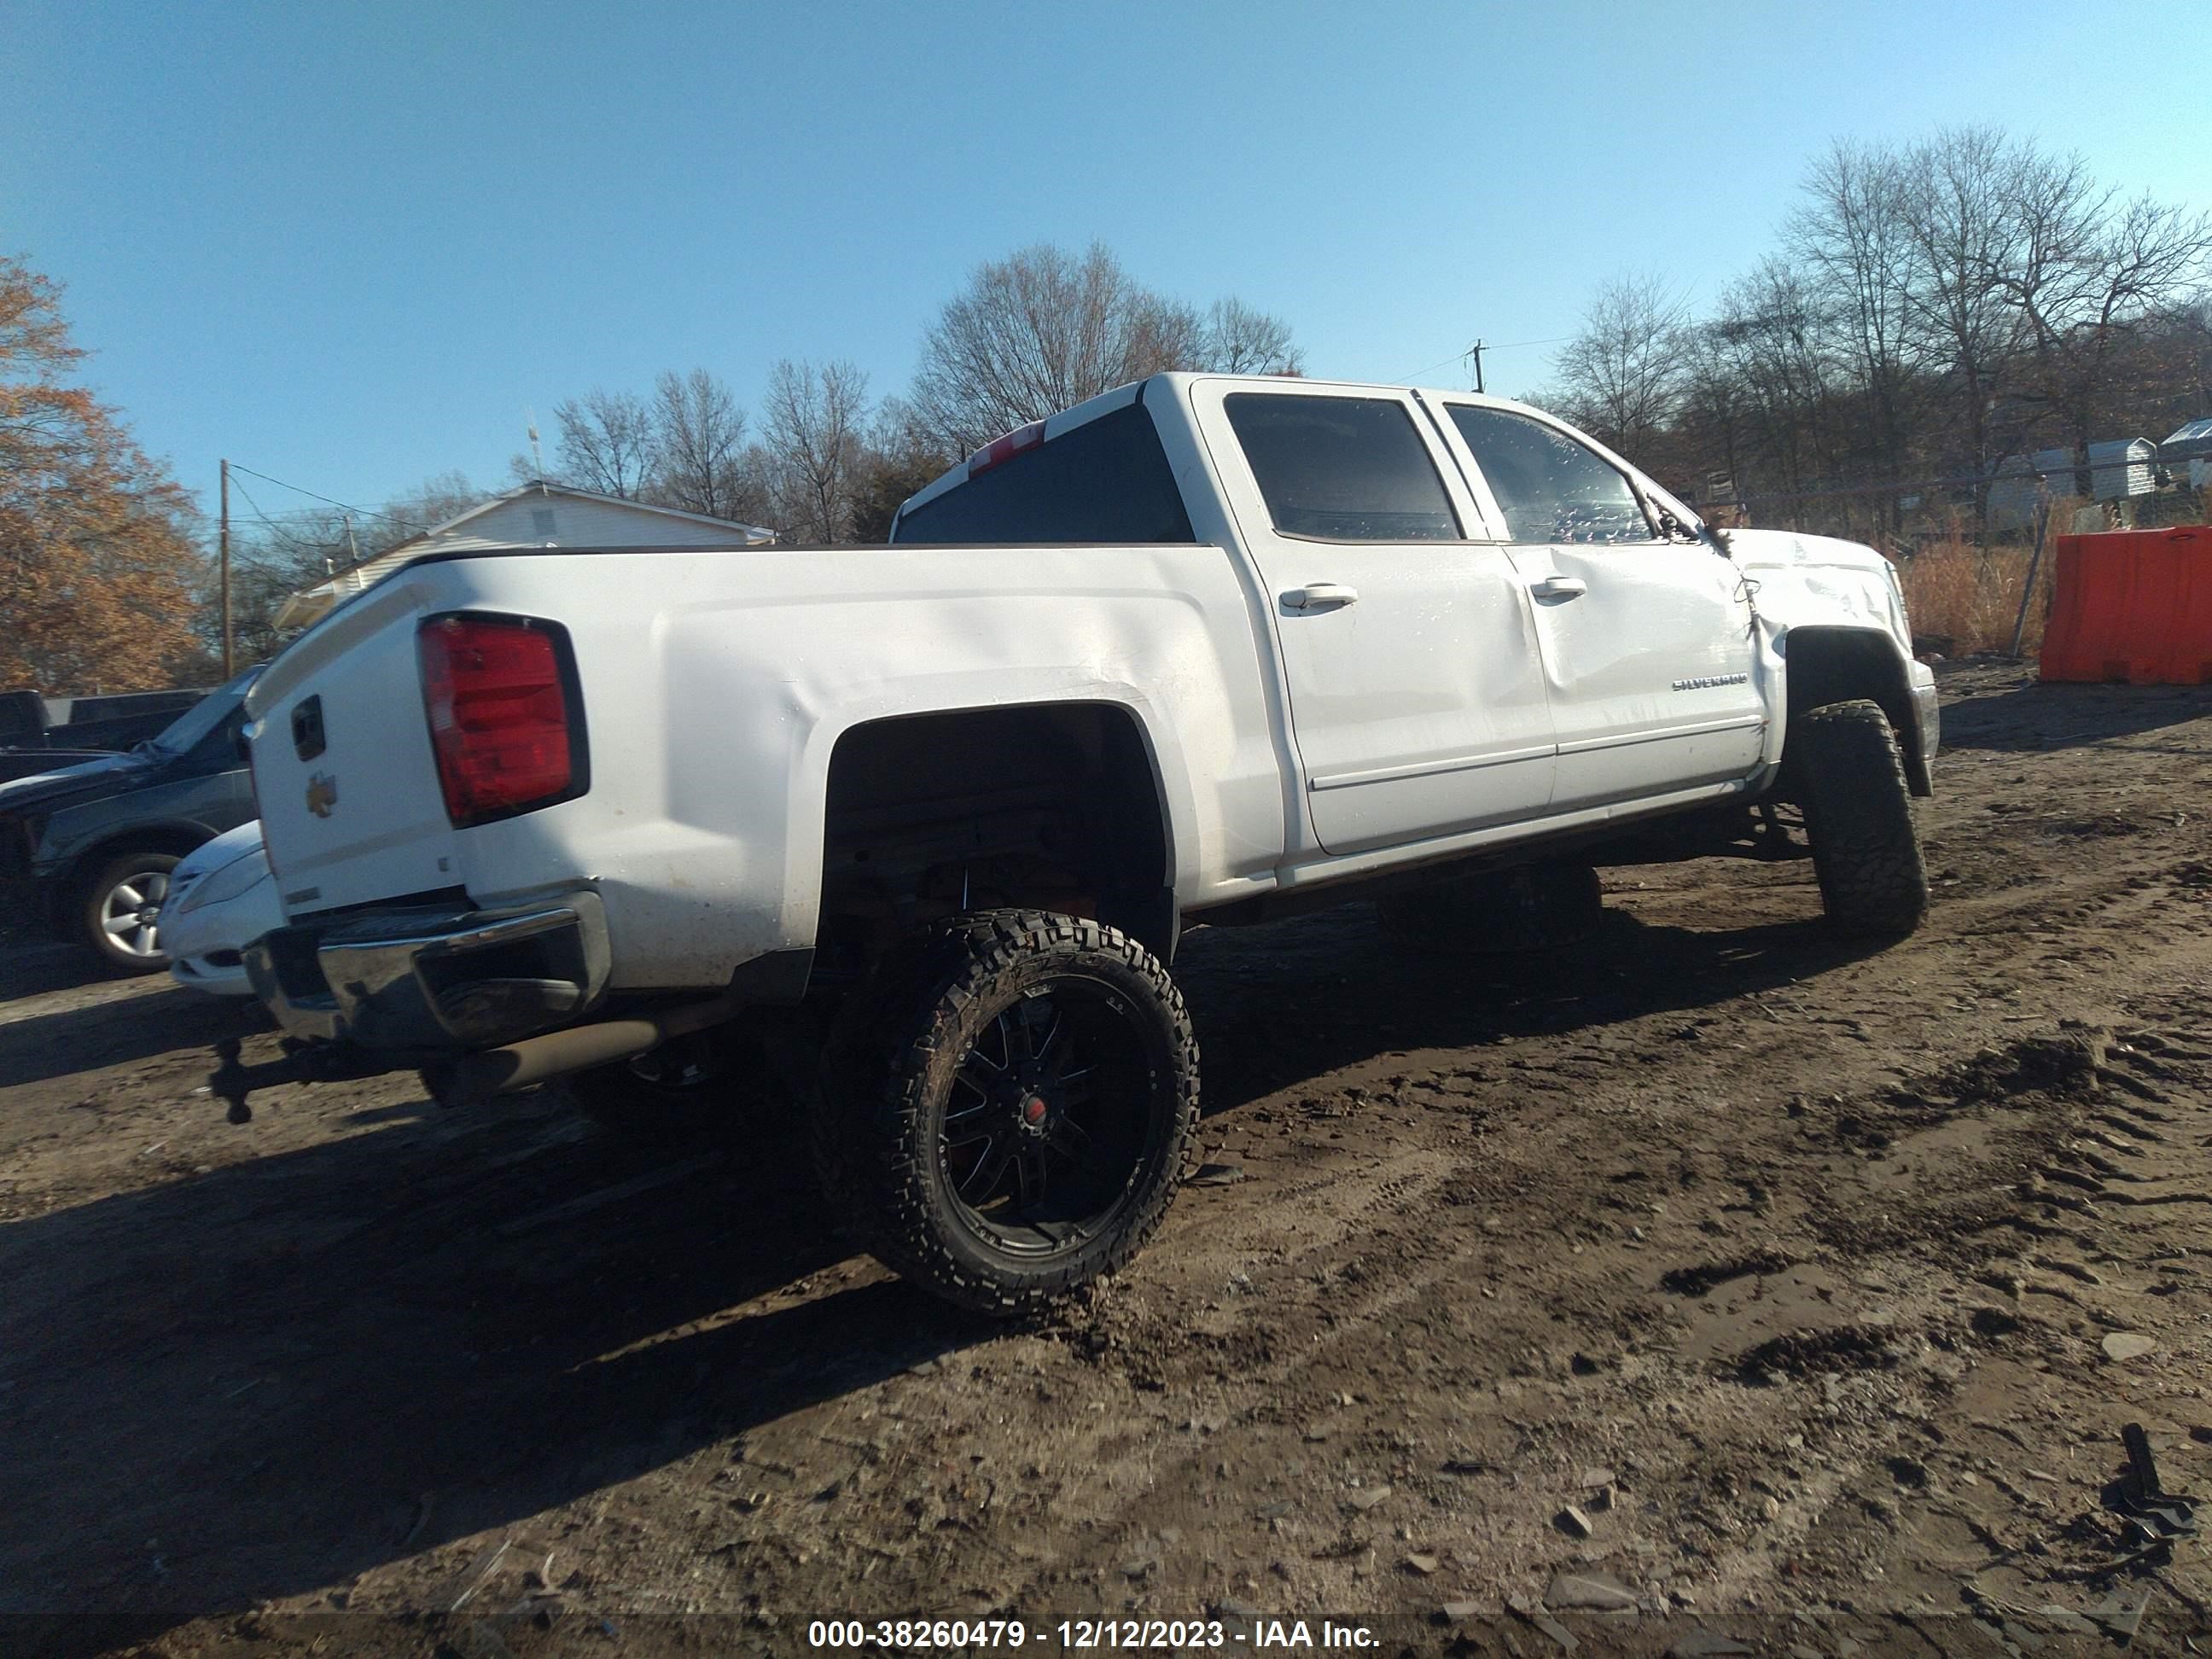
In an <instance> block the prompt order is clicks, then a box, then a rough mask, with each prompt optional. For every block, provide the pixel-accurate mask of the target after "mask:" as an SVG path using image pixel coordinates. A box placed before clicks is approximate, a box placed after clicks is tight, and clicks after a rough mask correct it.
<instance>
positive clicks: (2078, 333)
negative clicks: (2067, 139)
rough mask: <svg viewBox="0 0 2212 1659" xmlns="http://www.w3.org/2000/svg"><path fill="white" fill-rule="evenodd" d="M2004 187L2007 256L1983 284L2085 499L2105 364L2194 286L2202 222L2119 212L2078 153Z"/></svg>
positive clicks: (2208, 221)
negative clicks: (2025, 352)
mask: <svg viewBox="0 0 2212 1659" xmlns="http://www.w3.org/2000/svg"><path fill="white" fill-rule="evenodd" d="M2006 185H2007V191H2006V202H2005V208H2006V211H2007V213H2008V216H2009V218H2010V220H2011V224H2012V234H2011V236H2010V238H2009V239H2008V246H2007V248H2006V250H2005V252H2006V254H2007V256H2008V257H2006V258H2003V259H2002V261H2000V262H1998V263H1996V264H1992V265H1991V266H1990V269H1989V270H1988V273H1987V274H1988V276H1989V279H1990V282H1991V283H1993V284H1994V285H1995V286H1996V288H1997V289H2000V290H2001V291H2002V294H2003V295H2004V297H2005V299H2006V301H2007V302H2008V304H2010V305H2011V306H2012V307H2015V309H2016V310H2017V311H2018V313H2019V314H2020V318H2021V322H2022V324H2023V325H2024V327H2025V331H2026V334H2027V343H2028V349H2029V350H2030V352H2031V354H2032V356H2033V393H2032V395H2033V396H2034V397H2035V398H2037V399H2038V400H2039V401H2040V402H2042V403H2043V404H2045V405H2046V406H2048V407H2049V408H2050V409H2051V410H2053V411H2054V412H2055V413H2056V414H2057V416H2058V417H2059V419H2060V422H2062V428H2063V431H2064V433H2065V435H2066V437H2067V439H2068V441H2069V443H2070V444H2071V445H2072V447H2073V450H2074V455H2075V465H2076V469H2077V477H2076V480H2075V488H2076V489H2077V490H2079V491H2080V492H2081V493H2082V494H2084V495H2087V494H2088V493H2090V491H2091V488H2092V483H2091V478H2090V469H2089V443H2090V438H2091V435H2092V428H2093V425H2094V423H2095V422H2096V421H2097V420H2098V419H2099V418H2100V416H2101V415H2102V414H2103V413H2104V412H2105V405H2106V402H2107V400H2108V398H2109V394H2110V393H2111V392H2112V390H2113V387H2112V368H2113V365H2114V363H2115V362H2116V361H2117V360H2118V358H2119V357H2120V356H2122V354H2123V350H2124V347H2125V346H2126V345H2127V344H2128V343H2129V342H2130V339H2131V338H2132V337H2133V336H2134V334H2135V333H2136V331H2137V330H2138V329H2139V328H2141V327H2142V325H2144V324H2145V323H2147V322H2148V321H2149V320H2151V319H2154V318H2156V317H2160V316H2163V315H2166V314H2169V313H2172V311H2173V310H2175V309H2176V308H2177V307H2179V305H2180V303H2181V302H2182V301H2184V300H2185V298H2186V297H2188V296H2189V295H2191V292H2192V291H2193V290H2195V289H2197V288H2198V287H2199V286H2201V285H2202V283H2203V282H2204V280H2205V278H2206V276H2207V274H2208V271H2207V264H2208V260H2212V216H2207V215H2206V214H2203V213H2194V214H2192V213H2189V212H2187V211H2185V210H2183V209H2181V208H2179V207H2174V206H2170V205H2166V204H2160V203H2159V202H2156V201H2154V200H2153V199H2152V198H2151V197H2149V196H2148V195H2144V196H2141V197H2136V198H2135V199H2133V200H2131V201H2125V202H2123V201H2121V200H2120V199H2119V198H2118V192H2117V191H2112V190H2110V189H2106V188H2104V187H2101V186H2100V185H2098V184H2097V183H2096V182H2095V181H2094V180H2093V179H2092V178H2091V177H2090V176H2089V173H2088V168H2087V164H2086V163H2085V162H2084V161H2082V160H2081V157H2080V156H2079V155H2068V156H2064V157H2051V156H2036V157H2033V158H2032V159H2029V160H2027V161H2025V162H2024V163H2023V164H2022V165H2021V166H2019V167H2016V168H2015V169H2014V170H2013V171H2012V172H2011V173H2008V177H2007V179H2006Z"/></svg>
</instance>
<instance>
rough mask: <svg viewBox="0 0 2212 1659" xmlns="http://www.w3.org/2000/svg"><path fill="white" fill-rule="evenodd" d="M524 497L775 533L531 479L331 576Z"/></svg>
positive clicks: (746, 534) (751, 535)
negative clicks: (596, 504)
mask: <svg viewBox="0 0 2212 1659" xmlns="http://www.w3.org/2000/svg"><path fill="white" fill-rule="evenodd" d="M526 495H544V496H549V497H550V496H555V495H558V496H561V497H562V498H564V499H566V500H568V501H599V502H602V503H604V504H605V505H606V506H608V507H628V508H629V509H631V510H632V511H634V512H638V513H658V514H659V515H660V516H661V517H662V518H665V519H682V520H684V521H685V522H686V523H689V524H703V525H712V526H714V528H715V529H717V530H735V531H738V532H743V539H744V540H746V541H756V540H764V539H766V538H769V537H772V536H774V535H775V532H774V531H773V530H769V529H767V528H765V527H763V526H760V525H757V524H741V523H739V522H738V520H735V519H716V518H712V517H709V516H708V514H706V513H690V512H686V511H685V510H684V508H682V507H661V506H659V505H657V504H656V503H654V502H652V501H632V500H630V499H629V497H628V496H626V495H600V494H599V492H598V491H596V490H591V489H576V488H575V487H574V485H572V484H563V483H553V482H552V481H551V480H550V479H549V478H532V479H531V480H530V481H529V482H528V483H524V484H520V485H517V486H516V487H515V488H514V489H509V490H506V491H503V492H502V493H501V494H499V495H494V496H493V497H492V498H491V499H490V500H489V501H479V502H478V503H477V505H476V506H474V507H471V508H469V509H468V511H467V512H465V513H455V514H454V515H453V517H452V518H450V519H448V520H446V521H445V522H444V523H443V524H434V525H432V526H430V527H429V528H428V530H418V531H416V532H415V533H414V534H413V535H411V536H410V537H407V538H405V539H404V540H402V541H397V542H394V543H392V545H391V546H389V547H386V548H381V549H380V550H378V551H376V552H374V553H372V554H370V555H369V556H368V557H367V558H364V559H356V560H355V561H354V562H353V563H351V564H349V565H346V566H344V567H343V568H341V569H338V570H337V571H335V572H333V573H332V574H334V575H339V576H343V575H344V574H346V573H347V572H348V571H351V570H357V569H359V568H362V566H363V565H370V564H376V563H379V562H382V561H384V560H386V559H389V558H390V557H391V556H392V555H393V554H395V553H398V552H400V551H402V550H405V549H407V548H410V547H412V546H414V545H415V544H416V543H417V542H428V541H435V540H437V539H439V538H441V537H445V536H450V535H452V534H453V532H455V531H457V530H459V528H460V527H461V526H463V525H465V524H467V523H469V522H470V521H471V520H475V519H480V518H482V517H483V515H484V514H485V513H489V512H491V511H493V510H494V509H495V508H497V507H504V506H506V505H507V503H508V502H509V501H520V500H521V499H522V498H523V497H524V496H526Z"/></svg>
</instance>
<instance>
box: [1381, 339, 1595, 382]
mask: <svg viewBox="0 0 2212 1659" xmlns="http://www.w3.org/2000/svg"><path fill="white" fill-rule="evenodd" d="M1573 338H1574V336H1573V335H1571V334H1558V335H1554V336H1553V337H1552V338H1550V339H1548V340H1512V341H1509V342H1507V343H1505V344H1504V345H1487V344H1486V345H1485V346H1484V347H1483V348H1482V349H1484V350H1485V351H1517V350H1519V349H1521V348H1522V347H1523V346H1540V345H1561V344H1564V343H1565V342H1567V341H1569V340H1571V339H1573ZM1466 361H1467V351H1466V349H1464V348H1462V349H1460V350H1457V351H1455V352H1453V353H1452V355H1451V356H1449V357H1439V358H1438V359H1437V361H1436V362H1432V363H1430V364H1428V365H1427V366H1426V367H1425V368H1417V369H1415V370H1414V371H1413V373H1412V374H1393V375H1392V376H1390V384H1392V385H1394V386H1395V385H1403V384H1405V383H1406V382H1407V381H1410V380H1419V379H1420V377H1421V376H1422V375H1424V374H1427V373H1428V372H1429V370H1430V369H1431V368H1443V367H1444V366H1445V365H1446V364H1448V363H1458V362H1466Z"/></svg>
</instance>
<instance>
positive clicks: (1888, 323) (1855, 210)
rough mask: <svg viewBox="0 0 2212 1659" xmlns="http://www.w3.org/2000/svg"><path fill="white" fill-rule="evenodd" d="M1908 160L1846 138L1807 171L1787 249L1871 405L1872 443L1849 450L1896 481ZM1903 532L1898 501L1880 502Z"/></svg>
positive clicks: (1884, 517) (1905, 390) (1907, 263)
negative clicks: (1820, 304) (1821, 305)
mask: <svg viewBox="0 0 2212 1659" xmlns="http://www.w3.org/2000/svg"><path fill="white" fill-rule="evenodd" d="M1904 183H1905V167H1904V164H1903V163H1902V162H1901V161H1899V158H1898V157H1897V156H1896V155H1894V154H1893V153H1892V152H1891V151H1889V150H1887V149H1881V148H1879V147H1869V146H1866V145H1862V144H1858V143H1853V142H1851V141H1850V140H1849V139H1838V140H1837V141H1836V142H1835V143H1833V144H1832V145H1831V146H1830V147H1829V149H1828V151H1827V153H1826V155H1823V156H1821V157H1820V159H1819V160H1818V161H1815V162H1814V164H1813V167H1811V169H1810V170H1809V171H1808V173H1807V175H1806V179H1805V185H1804V193H1805V196H1806V197H1807V200H1806V201H1805V204H1804V205H1803V206H1802V207H1801V208H1800V209H1799V210H1797V212H1796V214H1794V215H1793V216H1791V218H1790V224H1789V246H1790V251H1791V252H1793V253H1794V254H1795V255H1796V258H1798V259H1799V260H1801V261H1802V263H1803V264H1804V265H1805V267H1806V269H1807V270H1808V275H1809V276H1810V277H1811V280H1812V282H1813V283H1814V286H1815V287H1816V288H1817V289H1819V290H1820V294H1821V295H1822V297H1823V299H1824V301H1826V307H1825V309H1826V314H1827V316H1828V318H1829V319H1830V320H1831V322H1832V325H1834V326H1835V328H1836V330H1837V331H1838V334H1839V336H1840V340H1839V342H1838V343H1839V345H1840V349H1841V351H1842V355H1843V356H1844V358H1845V359H1846V361H1847V362H1849V364H1850V380H1852V381H1854V382H1856V386H1857V393H1858V395H1859V397H1860V398H1862V399H1863V404H1864V409H1865V422H1864V441H1863V442H1861V443H1856V444H1850V445H1849V446H1847V447H1849V448H1850V449H1855V450H1857V451H1859V452H1860V453H1861V459H1862V460H1863V463H1865V464H1868V465H1871V466H1872V467H1873V468H1874V469H1875V471H1878V472H1879V473H1881V474H1883V475H1887V477H1900V476H1901V475H1902V474H1903V472H1904V470H1905V445H1906V440H1907V437H1908V423H1909V416H1910V410H1909V409H1908V407H1907V404H1908V397H1909V390H1910V386H1911V365H1910V363H1909V362H1908V361H1907V358H1906V349H1907V341H1908V339H1909V337H1910V331H1909V329H1908V327H1907V317H1908V313H1909V308H1910V304H1911V301H1910V298H1909V295H1908V287H1909V281H1908V279H1909V276H1910V273H1911V249H1912V241H1911V234H1910V231H1909V230H1908V228H1907V225H1906V216H1905V204H1904V194H1905V191H1904ZM1877 505H1878V514H1877V516H1878V520H1879V522H1880V524H1881V527H1882V528H1884V529H1887V530H1892V531H1893V530H1894V529H1895V528H1896V507H1895V502H1894V501H1893V499H1884V500H1881V501H1879V502H1878V504H1877Z"/></svg>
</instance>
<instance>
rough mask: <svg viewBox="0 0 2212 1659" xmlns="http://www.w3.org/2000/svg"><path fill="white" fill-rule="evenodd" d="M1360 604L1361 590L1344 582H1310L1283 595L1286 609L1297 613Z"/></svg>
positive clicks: (1336, 608) (1329, 609)
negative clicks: (1347, 585)
mask: <svg viewBox="0 0 2212 1659" xmlns="http://www.w3.org/2000/svg"><path fill="white" fill-rule="evenodd" d="M1358 602H1359V590H1358V588H1356V587H1346V586H1345V585H1344V584H1343V583H1342V582H1308V583H1307V584H1306V585H1305V586H1304V587H1294V588H1292V589H1291V591H1290V592H1287V593H1285V594H1284V595H1283V606H1284V608H1285V610H1288V611H1334V610H1338V609H1340V608H1341V607H1342V606H1345V605H1357V604H1358Z"/></svg>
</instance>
